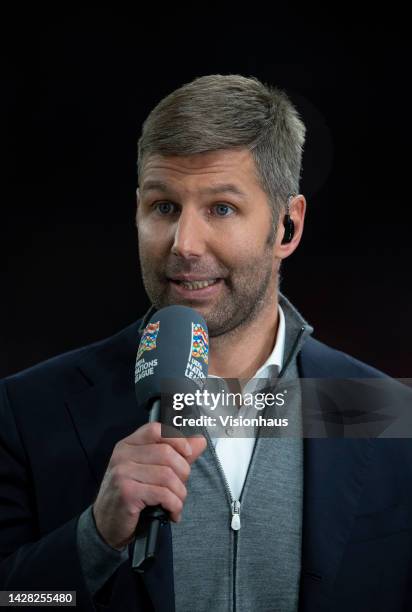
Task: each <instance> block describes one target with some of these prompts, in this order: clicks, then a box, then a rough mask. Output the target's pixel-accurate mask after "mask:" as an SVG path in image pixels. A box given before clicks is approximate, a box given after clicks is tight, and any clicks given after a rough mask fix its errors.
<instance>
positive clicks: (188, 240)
mask: <svg viewBox="0 0 412 612" xmlns="http://www.w3.org/2000/svg"><path fill="white" fill-rule="evenodd" d="M205 249H206V228H205V227H204V220H202V218H201V215H200V214H199V212H198V211H196V209H194V208H185V209H183V210H182V211H181V213H180V215H179V220H178V222H177V223H176V226H175V234H174V241H173V246H172V249H171V251H172V253H173V254H174V255H177V256H179V257H184V258H188V257H201V256H202V255H203V254H204V252H205Z"/></svg>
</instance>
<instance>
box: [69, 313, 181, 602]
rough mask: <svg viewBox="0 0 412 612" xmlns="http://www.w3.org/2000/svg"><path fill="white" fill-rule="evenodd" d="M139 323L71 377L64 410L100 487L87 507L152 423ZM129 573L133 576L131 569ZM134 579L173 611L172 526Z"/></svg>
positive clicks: (88, 498)
mask: <svg viewBox="0 0 412 612" xmlns="http://www.w3.org/2000/svg"><path fill="white" fill-rule="evenodd" d="M138 323H139V322H138ZM138 323H135V324H133V325H131V326H130V327H129V328H127V329H126V330H124V332H122V333H121V334H120V337H119V335H118V336H115V338H114V339H110V340H109V341H107V342H106V343H105V344H104V345H103V347H102V349H101V350H96V351H93V352H91V353H88V357H86V359H84V360H83V361H82V362H81V363H80V364H79V366H78V367H77V369H76V371H75V373H74V374H72V380H71V393H70V394H69V395H68V396H67V398H66V405H67V408H68V410H69V412H70V414H71V416H72V421H73V424H74V427H75V429H76V431H77V435H78V438H79V441H80V444H81V446H82V448H83V451H84V453H85V455H86V458H87V461H88V463H89V467H90V470H91V472H92V474H93V478H94V481H95V483H96V487H95V490H94V491H90V490H87V491H85V504H84V507H86V506H87V505H88V504H90V503H92V501H93V500H94V499H95V496H96V494H97V492H98V490H99V487H100V483H101V481H102V478H103V476H104V473H105V471H106V468H107V465H108V462H109V460H110V457H111V454H112V452H113V448H114V446H115V444H116V443H117V442H118V441H119V440H121V439H122V438H125V437H126V436H128V435H130V434H131V433H133V432H134V431H135V430H136V429H137V428H138V427H141V426H142V425H144V424H145V423H146V422H147V421H148V416H149V415H148V413H147V412H146V411H144V410H142V409H139V407H138V404H137V401H136V396H135V388H134V366H135V360H136V352H137V347H138V344H139V340H140V333H139V332H140V330H139V326H138ZM119 338H120V339H119ZM130 572H131V573H132V572H133V571H132V570H131V569H130ZM131 575H134V573H132V574H131ZM135 578H136V580H137V582H139V581H140V580H143V582H144V584H145V587H146V589H147V592H148V594H149V597H150V598H151V600H152V603H153V605H154V608H155V610H157V611H159V612H160V611H162V612H166V611H167V612H173V610H174V588H173V559H172V541H171V530H170V526H169V525H166V526H165V527H163V528H162V530H161V537H160V544H159V553H158V557H157V559H156V562H155V563H154V565H153V567H152V568H151V569H150V571H148V572H146V573H145V574H143V575H142V576H140V575H138V574H137V575H135Z"/></svg>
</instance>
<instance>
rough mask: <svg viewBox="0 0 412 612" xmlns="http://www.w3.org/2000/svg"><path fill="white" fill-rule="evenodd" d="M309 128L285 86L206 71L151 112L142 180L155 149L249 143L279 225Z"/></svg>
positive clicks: (200, 149) (174, 151) (191, 150)
mask: <svg viewBox="0 0 412 612" xmlns="http://www.w3.org/2000/svg"><path fill="white" fill-rule="evenodd" d="M305 133H306V128H305V126H304V124H303V122H302V120H301V118H300V117H299V114H298V112H297V110H296V108H295V107H294V105H293V104H292V102H291V101H290V99H289V98H288V96H287V95H286V93H285V92H284V91H282V90H280V89H277V88H276V87H272V86H270V85H265V84H263V83H261V82H260V81H259V80H258V79H256V78H254V77H244V76H241V75H237V74H230V75H221V74H213V75H208V76H202V77H199V78H197V79H195V80H194V81H192V82H190V83H187V84H185V85H183V86H182V87H180V88H179V89H176V90H175V91H173V92H172V93H171V94H169V95H168V96H166V97H165V98H163V99H162V100H161V101H160V102H159V103H158V104H157V106H156V107H155V108H154V109H153V110H152V111H151V112H150V114H149V115H148V117H147V119H146V120H145V122H144V124H143V127H142V134H141V136H140V138H139V142H138V180H139V181H140V179H141V175H142V171H143V167H144V163H145V160H146V159H147V158H148V157H149V156H150V155H153V154H160V155H165V156H166V155H195V154H198V153H206V152H209V151H217V150H221V149H230V148H247V149H249V150H250V152H251V155H252V157H253V159H254V162H255V165H256V170H257V177H258V180H259V182H260V185H261V187H262V189H263V190H264V191H265V193H266V194H267V196H268V199H269V203H270V205H271V207H272V219H273V227H274V229H276V228H277V226H278V222H279V216H280V213H281V210H282V209H283V208H284V207H285V206H286V205H287V201H288V197H289V196H290V194H296V193H299V182H300V174H301V163H302V152H303V145H304V142H305Z"/></svg>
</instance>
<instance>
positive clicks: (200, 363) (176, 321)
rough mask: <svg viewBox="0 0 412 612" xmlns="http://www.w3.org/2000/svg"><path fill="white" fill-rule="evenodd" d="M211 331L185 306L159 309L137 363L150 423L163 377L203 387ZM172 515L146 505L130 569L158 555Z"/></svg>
mask: <svg viewBox="0 0 412 612" xmlns="http://www.w3.org/2000/svg"><path fill="white" fill-rule="evenodd" d="M208 354H209V335H208V329H207V325H206V322H205V320H204V318H203V317H202V316H201V315H200V314H199V313H198V312H196V311H195V310H193V309H192V308H188V307H187V306H168V307H167V308H162V309H161V310H158V311H157V312H155V313H154V314H153V315H152V317H151V318H150V320H149V322H148V324H147V325H146V327H145V329H144V331H143V334H142V337H141V339H140V344H139V349H138V351H137V356H136V366H135V390H136V398H137V402H138V405H139V406H143V407H144V408H145V409H147V410H148V411H149V422H154V421H159V420H160V399H161V391H162V382H163V383H164V381H165V380H168V381H170V380H173V382H174V384H175V382H177V383H178V385H179V392H180V393H195V392H196V390H198V389H199V388H200V389H203V387H204V385H205V383H206V380H207V374H208ZM168 520H169V517H168V514H167V512H166V511H165V510H163V508H162V507H161V506H152V507H146V508H145V509H144V510H143V512H142V513H141V514H140V517H139V523H138V525H137V529H136V539H135V544H134V552H133V561H132V568H133V569H134V570H135V571H137V572H140V573H142V572H145V571H146V570H147V569H148V568H149V567H151V565H152V564H153V562H154V560H155V556H156V550H157V545H158V538H159V533H160V528H161V527H162V526H163V525H165V524H166V523H167V522H168Z"/></svg>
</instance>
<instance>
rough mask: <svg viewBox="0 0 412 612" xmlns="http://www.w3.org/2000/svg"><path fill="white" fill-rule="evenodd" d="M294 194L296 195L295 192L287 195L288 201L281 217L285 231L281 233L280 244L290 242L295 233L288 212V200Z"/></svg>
mask: <svg viewBox="0 0 412 612" xmlns="http://www.w3.org/2000/svg"><path fill="white" fill-rule="evenodd" d="M295 196H296V193H292V194H290V196H289V197H288V201H287V203H286V214H285V216H284V217H283V225H284V228H285V233H284V234H283V238H282V244H288V243H289V242H291V241H292V238H293V236H294V235H295V224H294V222H293V219H292V218H291V216H290V214H289V203H290V200H291V199H292V198H294V197H295Z"/></svg>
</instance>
